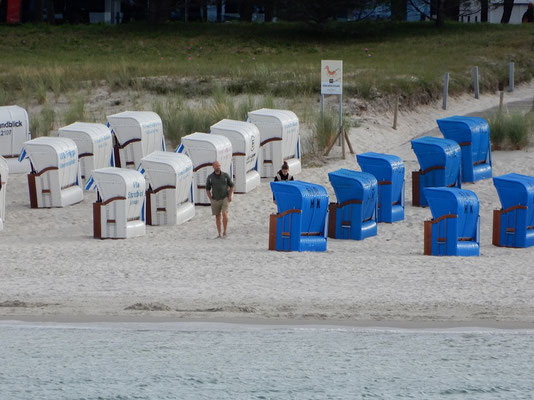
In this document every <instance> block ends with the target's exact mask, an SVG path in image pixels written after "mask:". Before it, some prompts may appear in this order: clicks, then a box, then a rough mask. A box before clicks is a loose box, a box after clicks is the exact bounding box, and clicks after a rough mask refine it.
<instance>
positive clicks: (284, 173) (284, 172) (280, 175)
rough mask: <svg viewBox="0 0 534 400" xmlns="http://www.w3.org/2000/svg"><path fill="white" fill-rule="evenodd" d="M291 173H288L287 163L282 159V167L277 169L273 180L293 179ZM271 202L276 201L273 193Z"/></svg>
mask: <svg viewBox="0 0 534 400" xmlns="http://www.w3.org/2000/svg"><path fill="white" fill-rule="evenodd" d="M294 180H295V179H293V175H289V165H287V162H285V161H284V163H283V164H282V168H280V171H278V172H277V173H276V175H275V177H274V181H275V182H279V181H294ZM273 202H274V203H276V200H275V199H274V195H273Z"/></svg>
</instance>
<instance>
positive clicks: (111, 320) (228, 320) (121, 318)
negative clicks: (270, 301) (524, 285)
mask: <svg viewBox="0 0 534 400" xmlns="http://www.w3.org/2000/svg"><path fill="white" fill-rule="evenodd" d="M10 322H14V323H22V324H43V325H44V324H46V325H48V324H68V325H78V324H83V325H86V324H89V325H100V324H112V325H114V324H119V325H122V324H133V325H137V324H141V325H153V324H184V325H196V324H199V325H229V326H249V327H259V328H260V327H261V328H268V327H270V328H275V327H276V328H283V327H294V328H298V327H301V328H302V327H310V328H312V327H319V328H328V327H333V328H335V327H343V328H357V329H367V328H369V329H403V330H450V329H453V330H454V329H475V330H476V329H490V330H494V329H496V330H534V322H525V321H488V320H470V321H430V320H420V321H410V320H337V319H324V320H318V319H309V320H304V319H279V318H258V317H251V318H246V317H222V318H209V317H208V318H177V317H173V316H155V315H135V316H126V315H117V316H115V315H113V316H111V315H83V316H77V315H53V316H46V315H10V316H7V315H0V328H1V326H2V324H7V323H10Z"/></svg>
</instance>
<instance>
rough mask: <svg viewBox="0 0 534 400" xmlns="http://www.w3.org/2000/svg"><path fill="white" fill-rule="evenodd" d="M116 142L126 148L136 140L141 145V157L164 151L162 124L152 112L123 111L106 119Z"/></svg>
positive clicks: (158, 117)
mask: <svg viewBox="0 0 534 400" xmlns="http://www.w3.org/2000/svg"><path fill="white" fill-rule="evenodd" d="M107 119H108V122H109V125H110V127H111V129H113V133H114V134H115V138H116V139H117V142H118V143H119V145H121V146H126V145H127V144H128V143H131V142H133V141H136V140H140V141H141V143H142V151H143V155H148V154H150V153H152V152H153V151H156V150H163V151H164V150H165V138H164V136H163V123H162V122H161V118H160V116H159V115H158V114H156V113H155V112H152V111H124V112H121V113H118V114H113V115H108V117H107Z"/></svg>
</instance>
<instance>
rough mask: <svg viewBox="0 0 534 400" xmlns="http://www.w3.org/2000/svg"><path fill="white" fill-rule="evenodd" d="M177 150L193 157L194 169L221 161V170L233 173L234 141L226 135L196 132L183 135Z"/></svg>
mask: <svg viewBox="0 0 534 400" xmlns="http://www.w3.org/2000/svg"><path fill="white" fill-rule="evenodd" d="M176 152H177V153H184V154H186V155H187V156H188V157H189V158H190V159H191V161H192V162H193V170H194V171H198V170H199V169H201V168H203V167H209V166H211V164H212V163H213V162H214V161H219V162H220V163H221V170H222V171H224V172H226V173H228V174H229V175H230V176H231V174H232V170H231V165H232V143H231V142H230V140H229V139H228V138H226V137H224V136H220V135H211V134H208V133H200V132H195V133H192V134H190V135H187V136H184V137H182V143H181V144H180V146H179V147H178V148H177V149H176Z"/></svg>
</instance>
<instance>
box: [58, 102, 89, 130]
mask: <svg viewBox="0 0 534 400" xmlns="http://www.w3.org/2000/svg"><path fill="white" fill-rule="evenodd" d="M63 119H64V121H65V124H66V125H69V124H72V123H74V122H77V121H80V122H83V121H85V120H86V119H87V115H86V112H85V102H84V100H83V97H77V98H75V99H73V100H71V103H70V106H69V108H68V110H67V112H66V113H65V115H64V117H63Z"/></svg>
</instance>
